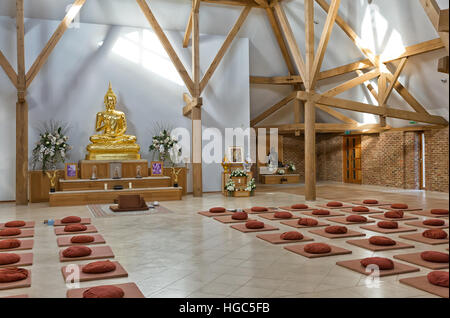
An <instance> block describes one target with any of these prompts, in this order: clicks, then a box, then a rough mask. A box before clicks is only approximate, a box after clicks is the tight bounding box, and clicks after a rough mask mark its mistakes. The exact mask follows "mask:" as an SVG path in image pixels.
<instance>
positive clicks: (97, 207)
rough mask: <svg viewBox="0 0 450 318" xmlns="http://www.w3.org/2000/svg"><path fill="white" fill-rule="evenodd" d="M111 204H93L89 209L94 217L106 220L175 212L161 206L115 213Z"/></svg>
mask: <svg viewBox="0 0 450 318" xmlns="http://www.w3.org/2000/svg"><path fill="white" fill-rule="evenodd" d="M110 206H111V204H91V205H88V206H87V208H88V209H89V211H90V212H91V214H92V216H93V217H96V218H104V217H114V216H133V215H151V214H158V213H172V212H173V211H171V210H169V209H167V208H165V207H163V206H161V205H159V206H155V207H154V208H150V209H149V210H147V211H130V212H117V213H116V212H113V211H111V209H110V208H109V207H110Z"/></svg>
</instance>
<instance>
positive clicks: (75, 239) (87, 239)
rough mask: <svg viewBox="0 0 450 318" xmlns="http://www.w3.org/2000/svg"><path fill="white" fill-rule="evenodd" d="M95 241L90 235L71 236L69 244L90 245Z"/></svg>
mask: <svg viewBox="0 0 450 318" xmlns="http://www.w3.org/2000/svg"><path fill="white" fill-rule="evenodd" d="M94 241H95V237H93V236H91V235H77V236H72V238H71V239H70V242H71V243H91V242H94Z"/></svg>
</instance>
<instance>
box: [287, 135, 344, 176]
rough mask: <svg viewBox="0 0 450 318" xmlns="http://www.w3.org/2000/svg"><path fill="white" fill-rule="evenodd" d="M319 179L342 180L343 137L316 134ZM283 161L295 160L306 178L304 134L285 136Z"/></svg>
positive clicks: (298, 168)
mask: <svg viewBox="0 0 450 318" xmlns="http://www.w3.org/2000/svg"><path fill="white" fill-rule="evenodd" d="M316 156H317V161H316V164H317V167H316V171H317V180H330V181H342V137H341V136H337V135H332V134H319V135H317V136H316ZM283 161H284V163H288V162H293V163H294V164H295V166H296V168H297V171H296V173H298V174H300V180H301V182H304V180H305V171H304V170H305V140H304V135H300V136H298V137H296V136H284V137H283Z"/></svg>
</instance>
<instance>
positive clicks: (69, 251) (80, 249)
mask: <svg viewBox="0 0 450 318" xmlns="http://www.w3.org/2000/svg"><path fill="white" fill-rule="evenodd" d="M91 253H92V250H91V249H90V248H89V247H87V246H71V247H68V248H66V249H65V250H64V251H63V252H62V254H63V256H64V257H69V258H73V257H83V256H89V255H91Z"/></svg>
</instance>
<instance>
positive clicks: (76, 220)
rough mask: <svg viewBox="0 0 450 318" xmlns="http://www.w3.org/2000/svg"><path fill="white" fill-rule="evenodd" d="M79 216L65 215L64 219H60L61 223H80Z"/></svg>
mask: <svg viewBox="0 0 450 318" xmlns="http://www.w3.org/2000/svg"><path fill="white" fill-rule="evenodd" d="M80 222H81V218H80V217H79V216H73V215H71V216H66V217H65V218H64V219H62V220H61V223H80Z"/></svg>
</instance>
